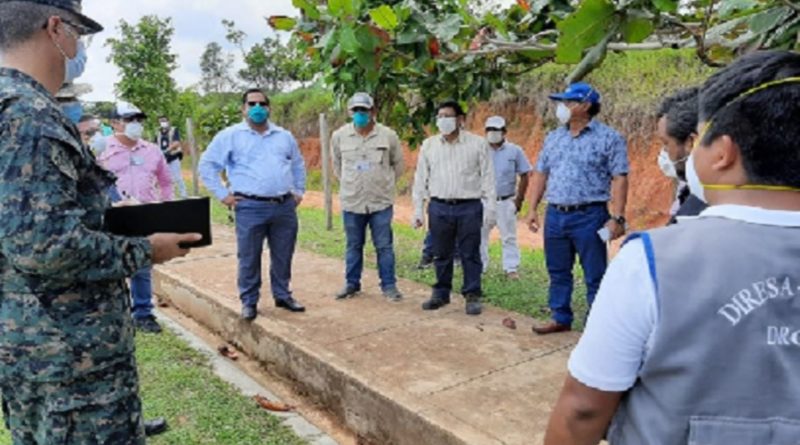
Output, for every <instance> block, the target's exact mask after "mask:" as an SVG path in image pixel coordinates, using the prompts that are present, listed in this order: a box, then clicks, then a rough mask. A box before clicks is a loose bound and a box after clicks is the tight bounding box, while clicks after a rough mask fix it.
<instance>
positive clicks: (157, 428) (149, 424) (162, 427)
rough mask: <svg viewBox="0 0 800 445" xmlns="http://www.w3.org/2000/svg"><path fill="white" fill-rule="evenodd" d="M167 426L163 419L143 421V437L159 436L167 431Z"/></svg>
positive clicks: (165, 420)
mask: <svg viewBox="0 0 800 445" xmlns="http://www.w3.org/2000/svg"><path fill="white" fill-rule="evenodd" d="M168 427H169V426H168V425H167V419H165V418H163V417H156V418H155V419H152V420H145V421H144V435H145V436H147V437H150V436H155V435H156V434H161V433H163V432H164V431H166V430H167V428H168Z"/></svg>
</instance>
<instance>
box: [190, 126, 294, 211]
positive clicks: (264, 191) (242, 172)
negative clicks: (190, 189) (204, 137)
mask: <svg viewBox="0 0 800 445" xmlns="http://www.w3.org/2000/svg"><path fill="white" fill-rule="evenodd" d="M198 170H199V173H200V177H201V178H202V179H203V184H205V186H206V187H207V188H208V189H209V190H210V191H211V192H212V193H213V194H214V196H216V197H217V199H220V200H222V199H225V197H226V196H228V195H229V194H231V193H236V192H238V193H244V194H248V195H255V196H265V197H274V196H283V195H285V194H287V193H294V194H295V195H298V196H302V195H303V193H305V190H306V166H305V161H304V160H303V155H302V154H301V153H300V149H299V148H298V147H297V141H295V139H294V136H292V134H291V133H289V132H288V131H286V130H284V129H283V128H280V127H278V126H276V125H274V124H272V123H270V124H269V129H268V130H267V132H266V133H263V134H261V133H257V132H255V131H253V129H252V128H250V126H249V125H248V124H247V123H246V122H241V123H239V124H237V125H234V126H232V127H228V128H226V129H225V130H222V131H221V132H220V133H219V134H217V135H216V136H215V137H214V140H213V141H211V145H209V146H208V148H207V149H206V151H205V153H203V156H202V157H201V158H200V164H199V166H198ZM223 170H225V173H226V175H227V177H228V182H229V183H230V188H231V190H228V188H226V187H225V186H224V185H223V184H222V180H221V179H220V176H219V174H220V172H222V171H223Z"/></svg>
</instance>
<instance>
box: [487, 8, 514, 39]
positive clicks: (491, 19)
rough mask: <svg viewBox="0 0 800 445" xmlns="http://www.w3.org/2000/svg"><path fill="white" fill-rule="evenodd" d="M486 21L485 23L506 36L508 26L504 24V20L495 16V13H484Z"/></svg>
mask: <svg viewBox="0 0 800 445" xmlns="http://www.w3.org/2000/svg"><path fill="white" fill-rule="evenodd" d="M483 19H484V20H485V21H486V24H487V25H489V26H491V27H492V28H494V30H495V31H497V32H499V33H500V35H502V36H503V37H505V38H508V27H507V26H506V24H505V22H503V21H502V20H500V19H499V18H497V16H496V15H494V14H492V13H491V12H490V13H488V14H486V16H485V17H484V18H483Z"/></svg>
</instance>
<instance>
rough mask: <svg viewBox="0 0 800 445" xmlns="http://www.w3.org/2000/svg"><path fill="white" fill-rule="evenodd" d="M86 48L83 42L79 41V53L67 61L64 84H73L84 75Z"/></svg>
mask: <svg viewBox="0 0 800 445" xmlns="http://www.w3.org/2000/svg"><path fill="white" fill-rule="evenodd" d="M86 59H87V56H86V46H85V45H84V44H83V42H82V41H80V40H78V52H77V53H76V54H75V57H73V58H72V59H67V62H66V63H67V64H66V74H65V75H64V83H72V82H73V81H74V80H75V79H77V78H79V77H81V76H82V75H83V70H84V69H85V68H86Z"/></svg>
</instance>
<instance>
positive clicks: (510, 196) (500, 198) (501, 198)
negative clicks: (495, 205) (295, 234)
mask: <svg viewBox="0 0 800 445" xmlns="http://www.w3.org/2000/svg"><path fill="white" fill-rule="evenodd" d="M513 197H514V195H506V196H500V197H498V198H497V200H498V201H505V200H506V199H511V198H513Z"/></svg>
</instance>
